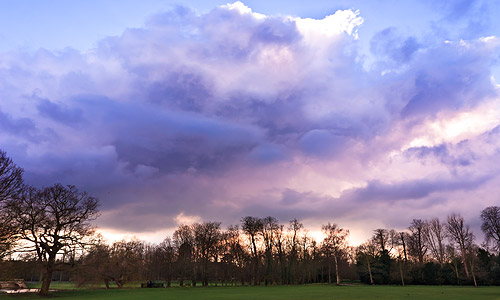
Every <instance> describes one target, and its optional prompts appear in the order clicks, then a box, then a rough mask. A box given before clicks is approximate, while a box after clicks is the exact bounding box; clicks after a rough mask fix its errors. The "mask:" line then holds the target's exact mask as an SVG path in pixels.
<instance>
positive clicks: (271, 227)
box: [262, 217, 279, 285]
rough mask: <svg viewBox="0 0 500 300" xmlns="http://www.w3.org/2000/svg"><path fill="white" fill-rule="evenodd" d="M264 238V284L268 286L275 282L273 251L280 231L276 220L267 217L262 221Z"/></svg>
mask: <svg viewBox="0 0 500 300" xmlns="http://www.w3.org/2000/svg"><path fill="white" fill-rule="evenodd" d="M262 222H263V226H262V237H263V239H264V247H265V249H264V253H265V260H264V264H265V265H264V268H265V276H264V284H265V285H268V284H269V283H270V282H271V281H272V280H273V276H272V274H273V269H274V263H273V249H274V243H275V241H274V238H275V236H276V234H277V231H278V230H279V223H278V220H277V219H276V218H273V217H266V218H264V219H262Z"/></svg>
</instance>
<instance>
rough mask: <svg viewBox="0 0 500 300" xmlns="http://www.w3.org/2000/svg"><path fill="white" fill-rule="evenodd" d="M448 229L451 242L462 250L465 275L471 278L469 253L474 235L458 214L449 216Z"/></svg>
mask: <svg viewBox="0 0 500 300" xmlns="http://www.w3.org/2000/svg"><path fill="white" fill-rule="evenodd" d="M446 229H447V231H448V234H449V236H450V238H451V240H452V241H453V242H455V243H456V244H457V245H458V248H459V249H460V255H461V257H462V262H463V264H464V269H465V275H466V276H467V278H470V273H469V267H468V265H467V253H468V251H469V249H470V248H471V247H472V245H473V241H474V235H473V234H472V232H471V231H470V228H469V225H466V224H465V223H464V218H463V217H462V216H460V215H457V214H451V215H449V216H448V224H447V226H446Z"/></svg>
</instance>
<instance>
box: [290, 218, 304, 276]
mask: <svg viewBox="0 0 500 300" xmlns="http://www.w3.org/2000/svg"><path fill="white" fill-rule="evenodd" d="M303 228H304V225H303V224H302V223H301V222H299V220H297V219H292V220H290V222H288V244H289V247H290V252H289V255H288V257H289V258H288V274H287V282H288V284H292V283H294V282H295V275H296V274H295V273H296V271H297V265H298V247H299V233H300V231H301V230H302V229H303Z"/></svg>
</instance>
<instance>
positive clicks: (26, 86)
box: [0, 2, 500, 236]
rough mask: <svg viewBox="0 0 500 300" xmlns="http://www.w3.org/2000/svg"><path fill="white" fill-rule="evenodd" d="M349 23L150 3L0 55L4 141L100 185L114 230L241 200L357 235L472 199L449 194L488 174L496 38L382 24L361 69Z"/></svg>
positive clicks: (339, 17)
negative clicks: (90, 33)
mask: <svg viewBox="0 0 500 300" xmlns="http://www.w3.org/2000/svg"><path fill="white" fill-rule="evenodd" d="M460 15H461V13H460V8H459V7H457V8H456V13H455V15H450V16H449V17H448V18H461V17H460ZM443 18H444V17H443ZM443 20H445V19H443ZM443 22H444V21H443ZM449 22H451V21H449ZM362 23H363V19H362V17H361V15H360V12H357V11H353V10H343V11H337V12H335V13H333V14H332V15H330V16H327V17H325V18H324V19H321V20H314V19H303V18H298V17H289V16H266V15H262V14H259V13H255V12H252V10H251V9H250V8H248V7H246V6H245V5H243V4H242V3H240V2H236V3H234V4H228V5H225V6H221V7H218V8H215V9H213V10H212V11H210V12H207V13H203V14H199V13H197V12H195V11H193V10H191V9H189V8H184V7H178V8H176V9H174V10H171V11H168V12H164V13H160V14H157V15H155V16H153V17H151V18H150V19H149V21H148V22H147V23H146V25H145V26H144V27H142V28H131V29H127V30H125V31H124V32H123V34H122V35H120V36H117V37H108V38H105V39H103V40H101V41H100V42H99V43H98V44H97V46H96V48H94V49H93V50H91V51H88V52H86V53H80V52H78V51H76V50H72V49H65V50H61V51H59V52H50V51H46V50H43V49H40V50H38V51H35V52H34V53H24V52H9V53H3V54H0V77H1V78H2V80H1V81H0V95H1V96H0V97H1V102H0V129H1V132H0V142H1V147H2V148H3V149H5V150H7V151H8V153H9V155H11V156H12V157H13V158H14V159H15V160H16V162H17V163H18V164H20V165H21V166H23V167H24V168H25V170H26V178H27V180H28V181H29V183H31V184H34V185H38V186H42V185H49V184H52V183H53V182H63V183H68V184H76V185H78V186H79V187H81V188H83V189H86V190H88V191H89V192H91V193H93V194H95V195H97V196H98V197H99V198H100V199H101V202H102V204H103V205H102V209H103V215H102V217H101V218H100V219H99V222H100V225H101V226H103V227H104V228H107V229H114V230H120V229H121V230H124V231H129V232H151V231H155V230H156V231H158V230H161V229H166V228H167V229H168V228H172V227H175V226H176V225H177V224H178V223H179V222H182V221H183V220H220V221H223V222H225V224H229V223H233V222H238V220H239V219H240V218H241V217H242V216H245V215H249V214H252V215H260V216H265V215H274V216H277V217H279V218H280V219H281V220H282V221H283V222H286V221H287V220H288V219H289V218H292V217H297V218H301V219H303V220H305V221H306V222H309V224H311V226H319V223H320V222H327V221H335V222H339V223H342V222H344V223H343V224H342V225H343V226H346V227H349V226H351V227H353V228H355V230H358V235H359V236H363V235H364V236H366V235H369V234H370V231H371V229H373V228H367V227H366V226H365V227H363V226H361V225H360V224H365V223H366V224H370V226H372V225H373V226H393V227H397V228H404V227H405V226H407V223H409V222H410V221H411V217H421V218H425V217H433V216H435V215H436V216H437V215H438V216H445V215H446V214H447V213H450V212H451V211H458V212H470V210H468V208H469V207H470V205H468V204H467V203H468V201H470V199H467V198H466V197H465V196H464V195H467V196H470V197H476V198H477V197H480V196H479V195H481V197H483V195H484V191H491V192H494V191H496V188H495V183H496V182H497V181H498V178H497V174H498V171H499V170H498V168H495V167H493V166H492V164H491V162H492V161H495V159H496V158H497V155H498V154H497V153H498V149H499V147H500V144H499V143H498V141H499V138H498V129H495V127H496V126H497V125H498V123H499V120H500V110H499V109H498V104H499V101H498V87H497V86H496V84H495V82H494V81H492V79H491V71H490V68H491V65H492V64H493V63H494V62H495V59H496V57H497V56H498V49H499V48H498V47H499V40H498V38H496V37H475V36H474V37H472V38H469V39H456V38H453V37H450V39H431V38H427V39H422V38H419V37H417V36H413V35H405V34H402V33H400V31H398V29H397V28H393V27H391V28H387V29H384V30H382V31H380V32H379V33H376V34H375V35H373V37H371V41H370V44H371V51H372V52H371V55H372V58H371V59H372V60H373V61H375V63H373V64H372V65H371V66H370V67H369V68H367V67H366V65H364V61H363V60H364V57H363V55H361V54H360V53H359V52H358V49H359V48H358V46H359V37H358V34H357V29H358V28H359V27H360V26H362ZM440 35H442V31H439V34H436V36H440ZM485 112H488V116H489V117H488V118H477V116H481V115H484V113H485ZM456 120H462V121H461V123H460V124H469V125H470V124H472V125H470V126H468V127H467V126H465V127H464V126H461V127H460V126H457V125H456V124H455V123H456ZM486 121H487V122H486ZM453 122H455V123H453ZM467 122H469V123H467ZM474 122H475V123H474ZM454 124H455V125H454ZM474 124H475V125H474ZM454 126H455V127H454ZM471 126H472V127H474V128H471ZM478 128H479V129H478ZM453 130H454V131H453ZM450 132H451V133H450ZM452 133H453V134H452ZM457 195H461V196H460V197H459V201H461V202H460V203H457V202H456V199H457V198H456V196H457ZM457 201H458V200H457ZM474 201H478V200H477V199H474ZM480 201H481V204H482V205H483V206H486V205H489V204H491V203H492V202H493V201H494V199H493V197H483V198H481V199H480ZM405 208H406V209H407V210H410V211H411V212H408V211H407V215H408V218H407V219H404V218H403V217H401V215H402V214H401V212H402V211H404V210H405ZM480 208H481V207H479V208H476V209H475V210H474V211H473V212H474V213H476V214H477V212H478V209H480ZM387 212H392V213H394V214H397V215H398V217H397V218H396V217H394V218H388V217H387V216H388V213H387ZM419 214H420V215H419ZM424 214H425V215H424ZM467 217H470V218H477V216H474V215H472V213H471V214H470V215H467Z"/></svg>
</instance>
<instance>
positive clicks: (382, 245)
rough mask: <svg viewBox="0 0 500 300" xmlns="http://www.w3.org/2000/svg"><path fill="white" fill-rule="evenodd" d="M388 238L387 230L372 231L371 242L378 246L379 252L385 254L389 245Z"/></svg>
mask: <svg viewBox="0 0 500 300" xmlns="http://www.w3.org/2000/svg"><path fill="white" fill-rule="evenodd" d="M389 238H390V236H389V232H388V231H387V229H382V228H378V229H375V230H374V233H373V237H372V241H373V243H374V244H376V245H378V246H379V252H385V251H388V250H387V244H388V243H389Z"/></svg>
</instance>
